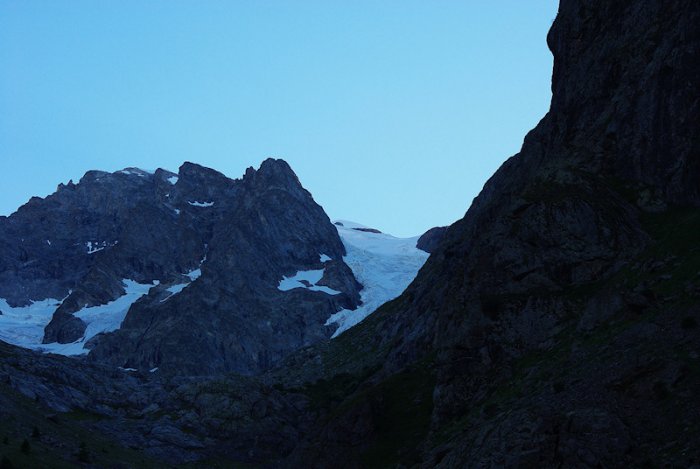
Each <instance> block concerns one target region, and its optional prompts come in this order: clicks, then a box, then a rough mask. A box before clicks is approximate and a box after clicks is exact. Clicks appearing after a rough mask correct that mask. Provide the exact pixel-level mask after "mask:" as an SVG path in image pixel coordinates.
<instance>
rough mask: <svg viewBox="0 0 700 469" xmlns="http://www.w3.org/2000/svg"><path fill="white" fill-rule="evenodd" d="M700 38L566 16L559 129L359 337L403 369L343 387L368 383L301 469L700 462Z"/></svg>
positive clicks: (683, 30)
mask: <svg viewBox="0 0 700 469" xmlns="http://www.w3.org/2000/svg"><path fill="white" fill-rule="evenodd" d="M698 21H700V4H699V3H697V2H693V1H676V2H660V1H651V2H649V1H642V0H625V1H620V2H592V1H587V0H562V2H561V6H560V9H559V13H558V16H557V19H556V20H555V22H554V24H553V26H552V28H551V31H550V33H549V35H548V44H549V47H550V48H551V50H552V52H553V54H554V73H553V78H552V90H553V98H552V103H551V108H550V111H549V113H548V114H547V115H546V116H545V117H544V118H543V119H542V121H541V122H540V123H539V125H538V126H537V127H536V128H535V129H534V130H533V131H531V132H530V133H529V134H528V135H527V137H526V138H525V141H524V144H523V147H522V150H521V152H520V153H519V154H517V155H515V156H514V157H512V158H510V159H509V160H508V161H507V162H506V163H505V164H504V165H503V166H502V167H501V168H500V169H499V170H498V171H497V172H496V174H494V176H493V177H492V178H491V179H490V180H489V181H488V182H487V184H486V185H485V187H484V188H483V191H482V192H481V194H480V195H479V196H478V198H477V199H475V201H474V203H473V205H472V206H471V208H470V209H469V211H468V212H467V214H466V216H465V217H464V218H463V219H462V220H460V221H458V222H457V223H455V224H454V225H452V226H450V227H449V228H448V229H447V231H446V233H445V235H444V239H443V240H442V242H440V243H439V245H438V246H437V249H436V250H435V251H434V252H433V253H432V255H431V257H430V258H429V259H428V261H427V262H426V264H425V266H424V267H423V268H422V269H421V271H420V273H419V274H418V276H417V278H416V279H415V281H414V282H413V283H412V284H411V286H409V288H408V289H407V290H406V292H404V294H403V295H402V296H401V297H399V298H398V299H397V300H395V301H394V302H392V303H389V304H387V305H385V306H384V307H383V308H381V309H380V310H379V311H378V312H376V313H375V314H374V315H373V316H372V317H371V318H370V319H369V320H368V322H367V324H363V325H361V326H360V327H362V328H364V332H363V331H361V330H357V331H355V334H356V335H355V339H354V340H356V341H359V344H364V345H358V344H354V346H356V347H363V346H366V347H370V348H371V349H372V350H377V351H381V350H387V352H386V355H385V356H382V358H380V359H379V360H378V361H372V360H370V359H367V360H366V364H367V365H368V366H370V367H371V366H379V367H380V368H381V371H379V372H376V373H373V374H371V377H370V378H364V379H363V378H362V372H361V371H360V368H359V367H355V368H352V369H345V370H343V372H345V373H350V374H351V375H352V376H353V377H352V378H348V377H343V380H344V381H342V382H352V381H353V379H355V380H358V381H361V382H363V384H361V385H359V386H358V387H357V388H355V389H357V390H356V391H349V392H348V393H347V396H346V398H345V399H344V401H343V403H342V404H340V405H339V406H338V407H335V408H334V407H331V410H330V411H329V412H331V413H332V414H333V416H334V417H333V418H332V419H329V420H328V421H327V422H325V424H324V425H322V426H321V429H320V430H319V431H318V432H317V433H315V434H314V435H313V436H311V437H310V438H309V440H308V441H307V443H305V444H302V445H300V446H299V447H298V448H297V453H296V455H295V458H296V459H294V461H296V462H297V463H300V462H301V461H303V460H306V459H312V460H314V459H315V460H317V461H319V462H320V464H330V463H331V461H333V460H334V458H338V457H339V456H340V455H343V457H344V458H345V459H344V460H345V461H348V460H352V459H353V457H350V456H348V455H350V454H354V455H355V456H354V458H355V459H354V461H355V463H348V464H349V465H351V466H352V465H353V464H354V465H356V466H358V467H361V466H363V465H368V464H369V462H368V461H375V462H376V461H382V465H391V464H398V465H403V466H411V465H413V464H419V465H422V466H423V467H436V466H440V467H503V466H507V467H522V466H524V467H531V466H533V467H534V466H540V467H541V466H545V467H548V466H564V467H594V466H615V465H627V466H635V465H643V464H651V465H659V466H664V465H674V464H675V465H687V464H693V463H695V462H697V461H698V460H699V458H700V453H698V449H697V448H696V447H695V444H694V443H693V441H695V440H697V438H698V437H699V436H698V428H697V425H695V424H694V423H693V421H694V419H695V418H696V417H694V416H697V415H698V407H697V406H696V405H693V406H692V410H691V409H689V408H688V406H686V404H685V403H687V402H688V401H687V399H688V397H689V396H692V395H694V394H695V393H697V392H698V391H699V390H700V374H698V373H697V357H698V355H699V354H698V349H697V344H698V343H699V342H698V340H699V339H700V336H698V328H697V327H695V326H691V325H692V324H696V321H697V315H698V308H697V304H698V302H699V301H700V297H698V294H697V291H698V285H699V282H700V278H698V275H697V273H698V272H699V271H700V257H698V250H697V232H698V229H699V226H700V225H698V220H700V199H699V198H698V195H699V190H698V189H699V187H700V171H699V170H698V169H699V167H698V165H699V164H700V134H699V133H698V132H697V125H698V124H697V123H698V122H700V91H699V90H700V28H698V27H697V25H698V24H699V23H698ZM683 318H686V319H683ZM683 324H685V326H683ZM362 334H365V335H364V337H363V336H362ZM350 339H351V338H350V337H348V340H350ZM337 345H338V346H340V344H337ZM346 345H347V344H346ZM689 357H695V358H689ZM353 370H354V371H353ZM693 370H695V371H693ZM426 373H427V374H428V375H430V376H432V377H433V378H434V380H435V381H434V382H432V383H431V382H430V380H429V379H427V378H425V374H426ZM417 377H420V379H418V378H417ZM312 379H313V378H312ZM336 379H337V380H340V379H341V376H340V375H338V376H336ZM323 380H324V382H328V381H329V378H328V376H327V375H323ZM426 387H427V388H428V389H427V390H426ZM324 389H332V386H331V385H327V386H325V385H324ZM388 390H393V392H392V393H388V392H387V391H388ZM426 395H429V396H431V398H429V399H428V402H426V398H425V396H426ZM397 396H402V397H400V398H399V397H397ZM382 402H383V403H387V402H392V404H391V406H388V405H387V404H382ZM420 402H422V403H424V404H423V407H421V406H420V405H418V404H416V403H420ZM660 402H664V404H663V405H660V404H659V403H660ZM392 406H393V407H392ZM401 408H405V409H412V411H411V412H408V413H402V412H401V410H400V409H401ZM662 408H663V410H661V409H662ZM420 415H424V416H425V415H427V417H425V418H423V419H420V418H419V416H420ZM388 422H391V423H388ZM650 422H654V423H653V424H651V423H650ZM406 428H410V429H411V432H410V434H407V435H406V436H407V439H406V440H405V444H395V443H391V441H392V440H391V436H390V435H391V434H395V432H401V431H406V430H405V429H406ZM357 429H361V431H356V430H357ZM366 435H371V436H366ZM416 435H418V436H416ZM392 444H393V445H394V446H392ZM419 445H422V446H420V449H419V450H416V449H415V448H416V447H418V446H419ZM314 446H317V447H318V446H320V447H323V448H324V449H325V451H324V452H323V454H319V453H318V452H314V450H313V447H314ZM662 448H664V449H663V450H661V449H662Z"/></svg>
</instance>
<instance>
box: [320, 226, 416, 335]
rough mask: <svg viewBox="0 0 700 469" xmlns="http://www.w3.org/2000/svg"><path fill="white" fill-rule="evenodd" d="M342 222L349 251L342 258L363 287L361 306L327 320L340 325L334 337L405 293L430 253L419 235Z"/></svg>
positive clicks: (344, 242)
mask: <svg viewBox="0 0 700 469" xmlns="http://www.w3.org/2000/svg"><path fill="white" fill-rule="evenodd" d="M340 222H341V223H342V224H343V226H340V225H335V227H336V229H337V230H338V234H339V235H340V239H341V240H342V241H343V244H344V245H345V250H346V251H347V255H346V256H345V257H344V258H343V260H344V261H345V263H346V264H347V265H348V266H349V267H350V269H351V270H352V271H353V274H355V278H356V279H357V281H358V282H360V283H361V284H362V285H363V287H364V288H363V289H362V291H361V292H360V297H361V299H362V305H361V306H360V307H358V308H357V309H354V310H348V309H344V310H341V311H339V312H337V313H335V314H333V315H331V317H330V318H329V319H328V321H327V322H326V324H327V325H330V324H337V325H338V329H337V330H336V331H335V333H334V334H333V337H337V336H338V335H340V334H342V333H343V332H345V331H346V330H348V329H349V328H351V327H352V326H354V325H355V324H357V323H359V322H360V321H362V320H363V319H364V318H366V317H367V316H369V315H370V314H371V313H373V312H374V311H375V310H376V309H377V308H378V307H379V306H381V305H382V304H384V303H386V302H387V301H389V300H392V299H394V298H396V297H397V296H399V295H400V294H401V293H403V291H404V290H405V289H406V287H407V286H408V285H409V284H410V283H411V282H412V281H413V279H414V278H415V277H416V274H417V273H418V270H420V268H421V267H422V266H423V264H424V263H425V261H426V260H427V259H428V253H426V252H424V251H422V250H420V249H418V248H416V242H417V241H418V236H416V237H413V238H396V237H394V236H391V235H389V234H386V233H368V232H364V231H358V230H355V229H353V228H366V227H365V226H363V225H360V224H359V223H354V222H349V221H345V220H340Z"/></svg>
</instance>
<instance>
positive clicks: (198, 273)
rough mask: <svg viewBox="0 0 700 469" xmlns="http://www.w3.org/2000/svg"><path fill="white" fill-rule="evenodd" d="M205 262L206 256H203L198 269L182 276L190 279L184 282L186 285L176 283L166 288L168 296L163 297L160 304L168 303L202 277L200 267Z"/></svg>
mask: <svg viewBox="0 0 700 469" xmlns="http://www.w3.org/2000/svg"><path fill="white" fill-rule="evenodd" d="M205 260H207V256H206V255H205V256H204V258H203V259H202V260H201V261H199V265H200V267H198V268H196V269H194V270H190V271H189V272H187V273H186V274H183V275H184V276H186V277H189V279H190V281H189V282H186V283H178V284H176V285H172V286H170V287H168V288H166V289H165V291H167V292H169V293H170V295H168V296H167V297H165V298H163V299H162V300H160V302H161V303H164V302H166V301H168V300H169V299H170V298H171V297H172V296H174V295H177V294H178V293H180V292H181V291H182V290H184V289H185V288H186V287H188V286H189V285H190V284H191V283H192V282H194V281H195V280H197V279H198V278H199V277H201V276H202V268H201V265H202V264H203V263H204V261H205Z"/></svg>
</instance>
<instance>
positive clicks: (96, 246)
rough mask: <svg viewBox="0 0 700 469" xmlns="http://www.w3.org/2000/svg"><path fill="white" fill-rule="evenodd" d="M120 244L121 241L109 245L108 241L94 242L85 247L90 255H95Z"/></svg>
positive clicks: (89, 242)
mask: <svg viewBox="0 0 700 469" xmlns="http://www.w3.org/2000/svg"><path fill="white" fill-rule="evenodd" d="M118 243H119V241H114V242H113V243H108V242H107V241H98V242H94V243H93V242H92V241H88V242H87V243H85V246H86V247H87V253H88V254H94V253H96V252H98V251H102V250H103V249H104V248H111V247H112V246H116V245H117V244H118ZM49 244H51V243H49Z"/></svg>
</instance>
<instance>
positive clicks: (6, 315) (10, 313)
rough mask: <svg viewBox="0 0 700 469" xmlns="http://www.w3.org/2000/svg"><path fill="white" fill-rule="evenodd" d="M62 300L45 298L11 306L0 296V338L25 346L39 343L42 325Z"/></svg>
mask: <svg viewBox="0 0 700 469" xmlns="http://www.w3.org/2000/svg"><path fill="white" fill-rule="evenodd" d="M62 302H63V300H57V299H55V298H47V299H45V300H41V301H32V303H31V304H30V305H29V306H19V307H17V308H13V307H11V306H10V305H9V304H8V303H7V301H6V300H4V299H2V298H0V311H2V315H0V340H3V341H5V342H7V343H10V344H13V345H18V346H20V347H25V348H32V347H33V346H35V345H38V344H41V339H43V337H44V327H46V325H47V324H48V323H49V321H51V318H52V317H53V313H54V311H56V308H58V307H59V306H60V305H61V303H62Z"/></svg>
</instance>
